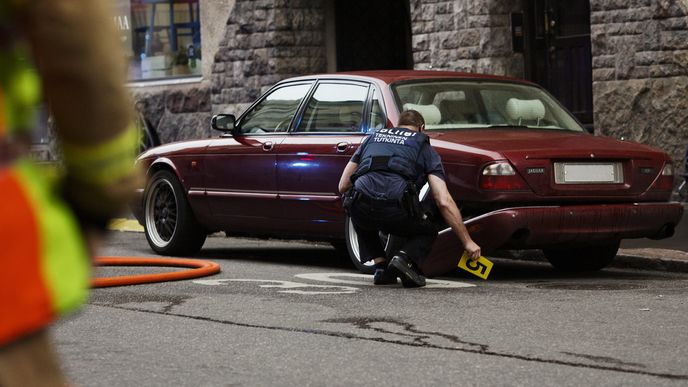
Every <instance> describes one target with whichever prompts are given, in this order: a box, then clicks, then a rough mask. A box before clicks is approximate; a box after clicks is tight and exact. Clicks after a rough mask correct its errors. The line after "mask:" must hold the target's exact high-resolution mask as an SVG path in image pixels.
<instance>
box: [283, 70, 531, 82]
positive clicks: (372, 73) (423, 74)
mask: <svg viewBox="0 0 688 387" xmlns="http://www.w3.org/2000/svg"><path fill="white" fill-rule="evenodd" d="M447 78H456V79H465V80H469V79H471V80H475V79H479V80H481V79H482V80H495V81H510V82H518V83H524V84H529V85H534V84H533V83H531V82H528V81H525V80H522V79H518V78H511V77H504V76H499V75H488V74H475V73H462V72H456V71H435V70H366V71H347V72H340V73H325V74H315V75H306V76H300V77H295V78H289V79H285V80H283V81H282V82H289V81H299V80H309V79H358V80H368V81H369V80H371V79H376V80H379V81H382V82H384V83H386V84H392V83H396V82H400V81H411V80H428V79H447ZM280 83H281V82H280Z"/></svg>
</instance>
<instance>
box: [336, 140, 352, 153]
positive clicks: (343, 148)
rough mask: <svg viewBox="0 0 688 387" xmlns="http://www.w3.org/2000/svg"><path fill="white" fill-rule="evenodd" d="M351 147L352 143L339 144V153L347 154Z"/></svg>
mask: <svg viewBox="0 0 688 387" xmlns="http://www.w3.org/2000/svg"><path fill="white" fill-rule="evenodd" d="M350 147H351V143H348V142H340V143H339V144H337V152H340V153H341V152H346V151H347V150H348V149H349V148H350Z"/></svg>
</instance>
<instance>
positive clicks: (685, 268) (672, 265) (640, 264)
mask: <svg viewBox="0 0 688 387" xmlns="http://www.w3.org/2000/svg"><path fill="white" fill-rule="evenodd" d="M612 266H613V267H622V268H632V269H644V270H655V271H668V272H674V273H688V252H685V251H680V250H667V249H620V250H619V254H618V255H617V256H616V259H614V262H613V263H612Z"/></svg>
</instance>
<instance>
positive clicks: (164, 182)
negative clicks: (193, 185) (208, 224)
mask: <svg viewBox="0 0 688 387" xmlns="http://www.w3.org/2000/svg"><path fill="white" fill-rule="evenodd" d="M144 198H145V199H144V215H145V221H144V230H145V233H146V239H147V240H148V244H149V245H150V247H151V248H152V249H153V251H155V252H156V253H158V254H161V255H177V256H180V255H194V254H196V253H198V251H200V249H201V247H202V246H203V243H204V242H205V238H206V236H207V233H206V231H205V230H204V229H203V227H202V226H201V225H199V224H198V222H197V221H196V218H195V217H194V214H193V212H192V211H191V206H190V205H189V203H188V201H187V200H186V196H185V195H184V189H183V187H182V185H181V183H180V182H179V180H177V177H176V176H175V174H174V173H172V172H170V171H167V170H162V171H158V172H156V173H155V174H154V175H153V176H152V177H151V179H150V181H149V183H148V185H147V187H146V191H145V194H144Z"/></svg>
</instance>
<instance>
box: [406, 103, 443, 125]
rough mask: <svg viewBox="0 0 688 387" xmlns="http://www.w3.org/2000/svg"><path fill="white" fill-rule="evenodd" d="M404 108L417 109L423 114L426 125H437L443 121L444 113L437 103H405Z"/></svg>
mask: <svg viewBox="0 0 688 387" xmlns="http://www.w3.org/2000/svg"><path fill="white" fill-rule="evenodd" d="M404 110H415V111H417V112H418V113H420V115H422V116H423V119H424V120H425V125H437V124H439V123H440V121H442V113H440V109H439V108H438V107H437V106H435V105H432V104H431V105H417V104H415V103H405V104H404Z"/></svg>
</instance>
